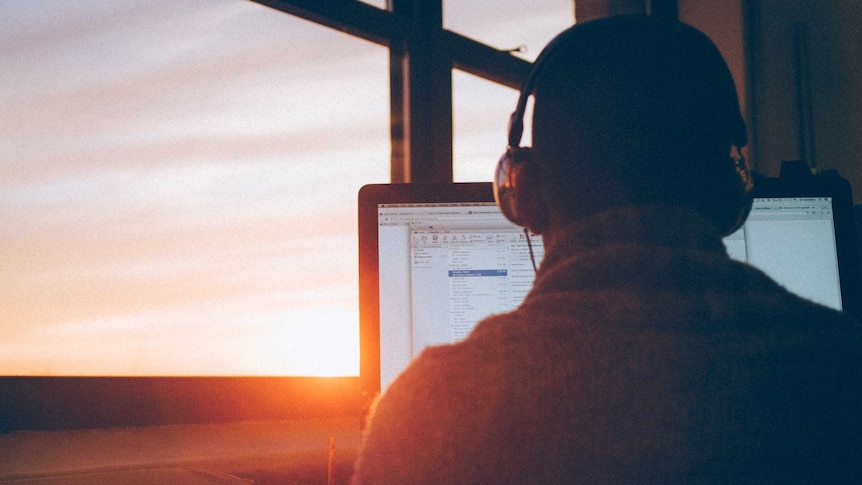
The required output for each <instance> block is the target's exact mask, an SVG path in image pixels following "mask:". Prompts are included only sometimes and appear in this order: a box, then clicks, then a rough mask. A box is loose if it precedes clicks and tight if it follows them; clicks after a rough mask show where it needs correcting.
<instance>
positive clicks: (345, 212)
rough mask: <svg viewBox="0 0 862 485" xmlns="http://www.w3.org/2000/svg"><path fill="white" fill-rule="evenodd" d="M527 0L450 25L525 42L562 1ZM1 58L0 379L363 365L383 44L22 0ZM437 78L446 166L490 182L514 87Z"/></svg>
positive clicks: (380, 160) (241, 11)
mask: <svg viewBox="0 0 862 485" xmlns="http://www.w3.org/2000/svg"><path fill="white" fill-rule="evenodd" d="M381 3H382V2H381ZM450 4H451V5H450ZM509 4H511V5H509ZM522 5H523V4H522V2H516V1H514V0H513V1H511V2H508V1H507V2H493V1H491V0H483V1H473V2H467V1H466V0H464V1H450V2H446V3H445V4H444V6H445V7H446V8H447V10H446V15H447V19H448V20H447V27H450V28H452V29H453V30H459V31H461V32H462V33H464V34H465V35H470V36H472V37H475V38H476V39H477V40H480V41H483V42H488V43H492V45H494V46H495V47H501V48H511V47H515V46H517V45H520V44H526V45H527V46H528V48H529V51H528V52H527V53H526V54H525V57H526V58H534V57H535V55H537V54H538V51H539V50H540V49H541V47H542V45H544V43H545V42H547V41H548V40H549V39H550V38H551V37H552V36H553V35H554V34H555V33H557V32H558V31H560V30H562V29H563V28H565V27H566V26H568V25H570V24H571V23H572V6H571V1H570V0H555V1H551V0H545V1H542V2H535V4H533V3H531V5H530V9H528V10H526V11H525V10H524V9H523V8H522ZM492 7H493V8H492ZM489 15H492V16H493V17H489ZM0 65H2V66H3V69H2V70H0V289H2V291H0V375H355V374H357V373H358V370H359V363H358V355H359V344H358V310H357V273H356V272H357V261H356V244H357V243H356V192H357V191H358V189H359V187H360V186H361V185H363V184H365V183H371V182H387V181H388V180H389V118H388V116H389V107H388V99H389V92H388V71H387V69H388V53H387V50H386V49H385V48H384V47H381V46H378V45H375V44H372V43H369V42H366V41H362V40H359V39H356V38H353V37H350V36H348V35H346V34H343V33H340V32H336V31H334V30H331V29H327V28H324V27H321V26H318V25H315V24H312V23H309V22H306V21H303V20H300V19H298V18H295V17H291V16H289V15H287V14H284V13H281V12H277V11H275V10H271V9H268V8H266V7H263V6H260V5H258V4H254V3H251V2H245V1H239V0H218V1H214V0H181V1H176V0H151V1H144V2H139V1H131V0H128V1H113V0H86V1H75V2H67V1H63V0H51V1H47V0H46V1H42V0H38V1H36V0H32V1H26V2H24V1H22V2H3V3H2V5H0ZM453 79H454V84H455V88H454V89H455V91H454V95H453V96H454V103H455V107H454V111H455V119H454V122H455V130H456V139H455V147H454V149H455V157H456V165H455V173H456V179H458V180H459V181H466V180H489V179H490V174H491V171H492V170H493V166H494V163H495V162H496V158H497V157H498V156H499V152H500V151H501V150H502V147H503V145H504V143H505V125H506V118H507V116H508V113H509V112H510V111H511V110H512V108H513V107H514V104H515V100H516V98H517V92H515V91H514V90H511V89H508V88H503V87H500V86H496V85H493V84H491V83H489V82H486V81H482V80H479V79H476V78H474V77H472V76H468V75H466V74H464V73H457V72H456V73H454V75H453Z"/></svg>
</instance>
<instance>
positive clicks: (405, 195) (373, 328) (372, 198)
mask: <svg viewBox="0 0 862 485" xmlns="http://www.w3.org/2000/svg"><path fill="white" fill-rule="evenodd" d="M358 199H359V381H360V389H361V394H362V399H363V400H364V402H365V404H366V406H370V405H371V402H372V401H373V400H374V398H375V397H376V396H377V394H379V392H380V282H379V274H378V263H379V253H378V246H377V242H378V241H377V238H378V233H377V230H378V225H377V224H378V221H377V209H378V206H379V205H380V204H409V203H415V204H421V203H429V202H441V203H457V202H494V193H493V190H492V187H491V183H489V182H467V183H439V184H435V183H427V184H370V185H366V186H364V187H362V189H360V191H359V197H358Z"/></svg>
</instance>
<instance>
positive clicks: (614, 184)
mask: <svg viewBox="0 0 862 485" xmlns="http://www.w3.org/2000/svg"><path fill="white" fill-rule="evenodd" d="M530 94H533V95H534V96H535V106H534V111H533V148H532V149H530V150H526V151H522V152H521V153H515V154H513V156H514V158H515V159H518V158H525V159H527V160H524V161H523V162H515V163H513V164H512V167H511V168H512V169H514V170H513V172H512V173H513V174H514V176H515V177H517V180H518V183H519V184H520V183H521V182H523V184H521V185H522V187H520V188H519V189H517V190H515V191H514V193H515V194H516V195H517V196H518V203H519V207H518V210H519V211H521V216H524V217H526V218H527V219H529V220H527V221H523V222H525V225H527V226H528V227H530V228H531V229H534V230H537V231H539V232H541V231H543V230H544V229H545V227H546V226H547V224H548V223H549V222H550V221H551V220H553V221H555V222H565V221H568V220H574V219H577V218H580V217H584V216H587V215H590V214H593V213H596V212H599V211H601V210H605V209H608V208H611V207H614V206H619V205H629V204H673V205H683V206H687V207H691V208H693V209H695V210H698V211H699V212H701V213H702V214H703V215H704V216H706V217H707V218H708V219H710V220H711V221H713V223H714V224H715V225H716V227H718V228H719V230H720V231H721V232H723V233H727V232H728V231H730V230H732V229H733V228H734V227H736V226H737V225H738V224H739V223H741V221H740V220H739V219H740V218H744V217H745V215H746V214H747V210H746V209H747V206H746V204H747V203H749V198H748V195H747V187H746V186H745V184H744V183H743V180H742V178H741V177H740V176H739V174H738V173H737V170H736V166H735V164H734V163H733V160H732V159H731V157H730V153H731V149H732V147H737V148H741V147H742V146H743V145H745V143H746V141H747V138H746V127H745V123H744V122H743V120H742V116H741V114H740V112H739V102H738V99H737V93H736V88H735V86H734V84H733V78H732V76H731V74H730V71H729V69H728V67H727V65H726V63H725V62H724V60H723V58H722V57H721V54H720V53H719V52H718V49H717V48H716V47H715V45H714V44H713V43H712V42H711V41H710V40H709V39H708V38H707V37H706V36H705V35H703V34H702V33H700V32H699V31H697V30H695V29H694V28H692V27H690V26H687V25H685V24H682V23H680V22H674V21H668V20H661V19H656V18H651V17H645V16H628V17H614V18H608V19H601V20H597V21H593V22H588V23H585V24H582V25H577V26H575V27H572V28H571V29H569V30H567V31H565V32H563V33H562V34H560V35H559V36H558V37H557V38H556V39H555V40H553V41H552V42H551V43H550V44H549V45H548V47H546V48H545V50H544V51H543V52H542V54H541V55H540V56H539V58H538V59H537V61H536V63H535V67H534V69H533V72H532V73H531V75H530V78H529V80H528V81H527V83H526V84H525V87H524V92H523V93H522V95H523V98H522V100H521V103H519V110H518V112H516V114H515V115H514V118H515V123H514V124H515V125H516V126H515V127H514V128H513V133H511V135H512V136H510V144H512V145H517V143H518V142H519V141H520V132H518V130H519V129H520V128H519V127H518V126H517V124H518V122H519V120H518V119H517V118H518V117H519V116H523V105H524V104H526V96H528V95H530ZM516 151H517V150H516ZM497 179H498V185H499V182H501V179H502V177H497ZM521 189H523V190H521ZM504 190H505V189H504ZM521 195H523V197H521Z"/></svg>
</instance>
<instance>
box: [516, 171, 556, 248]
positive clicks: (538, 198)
mask: <svg viewBox="0 0 862 485" xmlns="http://www.w3.org/2000/svg"><path fill="white" fill-rule="evenodd" d="M513 168H514V169H515V170H516V173H515V174H514V175H515V177H516V179H517V183H516V184H515V190H517V191H518V193H517V201H518V211H519V213H520V214H521V217H522V219H523V222H524V227H526V228H527V229H529V230H530V231H531V232H533V233H534V234H541V233H542V232H543V231H545V230H546V229H547V227H548V221H549V213H548V204H547V201H546V197H547V196H548V191H547V188H546V187H544V184H542V183H541V180H540V178H539V174H538V170H537V169H536V166H535V163H532V162H531V163H519V164H516V165H514V166H513Z"/></svg>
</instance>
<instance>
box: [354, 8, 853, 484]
mask: <svg viewBox="0 0 862 485" xmlns="http://www.w3.org/2000/svg"><path fill="white" fill-rule="evenodd" d="M531 94H532V95H534V96H535V107H534V112H533V126H532V130H533V137H532V139H533V147H532V148H519V147H518V145H519V143H520V139H521V130H522V128H521V118H522V117H523V106H524V104H525V103H526V97H527V96H529V95H531ZM746 141H747V140H746V127H745V124H744V122H743V120H742V116H741V115H740V112H739V103H738V100H737V95H736V90H735V88H734V85H733V80H732V78H731V74H730V72H729V70H728V68H727V66H726V64H725V62H724V60H723V59H722V58H721V55H720V54H719V52H718V51H717V49H716V48H715V46H714V45H713V44H712V43H711V42H710V41H709V40H708V39H707V38H706V37H705V36H704V35H703V34H701V33H700V32H698V31H696V30H695V29H693V28H691V27H688V26H686V25H684V24H682V23H678V22H671V21H663V20H658V19H653V18H649V17H618V18H610V19H602V20H598V21H594V22H588V23H585V24H583V25H579V26H576V27H573V28H572V29H569V30H567V31H565V32H564V33H562V34H561V35H560V36H559V37H558V38H557V39H555V40H554V41H552V42H551V44H549V46H548V47H547V48H546V49H545V50H544V51H543V53H542V54H541V55H540V57H539V59H538V60H537V62H536V63H535V67H534V70H533V73H532V74H531V76H530V79H529V80H528V81H527V83H526V84H525V88H524V92H523V93H522V99H521V100H520V101H519V106H518V110H517V112H516V113H515V114H514V115H513V119H512V127H511V133H510V139H509V144H510V147H509V149H508V150H507V152H506V155H505V156H504V157H503V159H502V160H501V163H500V165H499V166H498V169H497V173H496V174H495V188H496V191H497V195H498V204H499V205H500V208H501V210H502V211H503V212H504V214H506V215H507V217H509V218H510V219H511V220H513V221H514V222H516V223H518V224H520V225H522V226H524V227H527V228H529V229H530V230H532V231H534V232H536V233H539V234H541V235H542V238H543V242H544V246H545V256H544V260H543V261H542V264H541V267H540V268H539V271H538V274H537V278H536V281H535V283H534V286H533V288H532V290H531V292H530V293H529V294H528V296H527V297H526V299H525V300H524V302H523V304H522V305H521V306H520V307H518V308H517V309H516V310H514V311H512V312H510V313H506V314H502V315H496V316H491V317H489V318H487V319H485V320H483V321H482V322H480V323H479V325H478V326H477V327H476V328H475V330H474V331H473V332H472V334H471V335H470V336H469V337H468V338H467V339H465V340H464V341H462V342H460V343H457V344H454V345H446V346H439V347H433V348H430V349H428V350H426V351H424V352H423V353H422V354H421V355H420V356H419V357H418V358H417V359H416V360H415V361H414V362H413V363H412V365H410V367H409V368H408V369H407V370H406V371H405V372H404V373H402V375H401V376H399V378H398V379H397V380H396V381H395V382H394V383H393V384H392V385H391V386H390V387H389V389H388V390H387V392H386V393H385V394H384V395H383V397H382V398H381V399H380V401H379V402H378V404H377V406H376V410H375V413H374V415H373V417H372V419H371V422H370V426H369V429H368V430H367V434H366V436H365V437H364V441H363V445H362V449H361V451H360V456H359V459H358V462H357V470H356V475H355V476H354V483H355V484H365V483H399V484H408V483H428V484H442V483H476V484H500V483H543V484H547V483H579V482H582V483H740V482H752V483H788V482H798V483H834V482H845V481H853V480H860V479H862V477H860V475H859V471H860V466H862V449H860V443H862V427H860V409H862V399H860V398H862V392H860V386H862V371H860V370H862V331H860V327H859V325H858V324H857V323H856V322H855V321H853V320H852V319H851V318H850V317H848V316H846V315H844V314H841V313H839V312H836V311H833V310H830V309H827V308H825V307H823V306H820V305H817V304H814V303H812V302H809V301H806V300H803V299H801V298H799V297H797V296H794V295H792V294H790V293H788V292H787V291H786V290H785V289H783V288H782V287H780V286H779V285H778V284H776V283H775V282H774V281H772V280H771V279H770V278H768V277H767V276H765V275H764V274H763V273H762V272H760V271H758V270H757V269H755V268H753V267H751V266H748V265H746V264H744V263H739V262H736V261H734V260H731V259H730V258H729V257H728V254H727V252H726V249H725V247H724V245H723V243H722V239H721V238H722V237H723V236H725V235H728V234H730V233H732V232H733V231H734V230H735V229H736V228H738V227H739V226H740V225H741V224H742V223H743V222H744V220H745V218H746V216H747V214H748V210H749V209H750V204H751V199H750V196H749V194H748V180H747V176H746V174H745V170H744V167H742V165H741V164H740V163H738V161H737V160H735V158H736V157H735V156H734V155H736V154H738V152H739V149H740V148H741V147H742V146H743V145H745V143H746Z"/></svg>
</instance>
